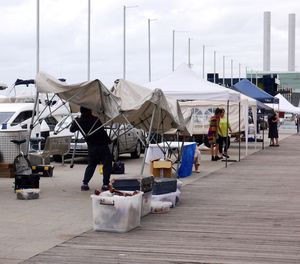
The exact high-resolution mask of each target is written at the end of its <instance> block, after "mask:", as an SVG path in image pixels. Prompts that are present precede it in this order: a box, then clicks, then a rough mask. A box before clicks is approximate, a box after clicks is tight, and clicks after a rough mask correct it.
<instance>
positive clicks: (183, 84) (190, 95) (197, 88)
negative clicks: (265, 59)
mask: <svg viewBox="0 0 300 264" xmlns="http://www.w3.org/2000/svg"><path fill="white" fill-rule="evenodd" d="M144 86H146V87H149V88H151V89H155V88H160V89H162V90H163V91H164V93H165V94H166V95H170V96H172V97H175V98H176V99H178V100H208V101H239V100H240V93H238V92H236V91H233V90H230V89H227V88H224V87H221V86H220V85H217V84H214V83H211V82H208V81H205V80H203V79H202V78H201V77H199V76H198V75H197V74H196V73H195V72H193V71H192V70H191V69H190V68H189V67H188V66H187V65H186V64H181V65H180V66H179V67H178V68H177V69H176V70H175V71H174V72H172V73H171V74H169V75H167V76H166V77H164V78H162V79H159V80H157V81H153V82H149V83H146V84H144Z"/></svg>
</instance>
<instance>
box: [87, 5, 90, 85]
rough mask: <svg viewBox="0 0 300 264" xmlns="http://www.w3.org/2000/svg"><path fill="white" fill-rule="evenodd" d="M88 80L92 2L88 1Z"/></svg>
mask: <svg viewBox="0 0 300 264" xmlns="http://www.w3.org/2000/svg"><path fill="white" fill-rule="evenodd" d="M87 46H88V49H87V80H88V81H89V80H90V79H91V0H88V40H87Z"/></svg>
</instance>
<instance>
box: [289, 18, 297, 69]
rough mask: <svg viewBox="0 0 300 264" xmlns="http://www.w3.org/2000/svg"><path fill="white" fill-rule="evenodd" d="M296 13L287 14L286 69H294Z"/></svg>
mask: <svg viewBox="0 0 300 264" xmlns="http://www.w3.org/2000/svg"><path fill="white" fill-rule="evenodd" d="M295 31H296V15H295V14H289V40H288V71H292V72H294V71H295Z"/></svg>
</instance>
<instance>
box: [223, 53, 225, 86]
mask: <svg viewBox="0 0 300 264" xmlns="http://www.w3.org/2000/svg"><path fill="white" fill-rule="evenodd" d="M223 86H225V56H223Z"/></svg>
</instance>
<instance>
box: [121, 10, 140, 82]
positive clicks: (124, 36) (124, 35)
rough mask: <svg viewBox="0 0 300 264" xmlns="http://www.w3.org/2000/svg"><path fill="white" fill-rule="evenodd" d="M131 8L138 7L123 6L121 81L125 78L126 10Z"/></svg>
mask: <svg viewBox="0 0 300 264" xmlns="http://www.w3.org/2000/svg"><path fill="white" fill-rule="evenodd" d="M133 7H138V6H137V5H135V6H125V5H124V6H123V79H125V78H126V9H127V8H133Z"/></svg>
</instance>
